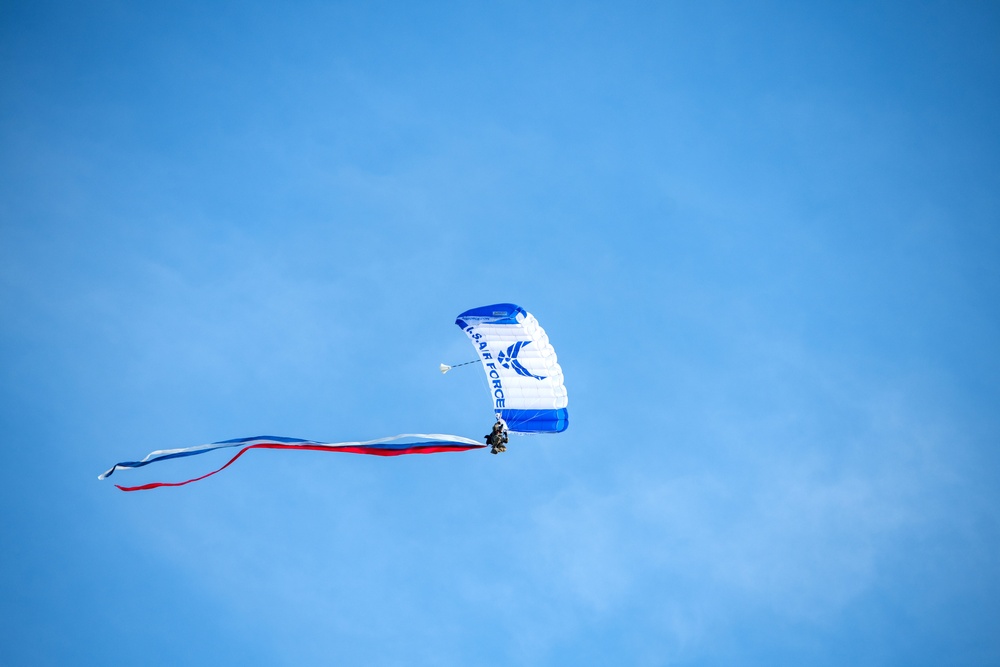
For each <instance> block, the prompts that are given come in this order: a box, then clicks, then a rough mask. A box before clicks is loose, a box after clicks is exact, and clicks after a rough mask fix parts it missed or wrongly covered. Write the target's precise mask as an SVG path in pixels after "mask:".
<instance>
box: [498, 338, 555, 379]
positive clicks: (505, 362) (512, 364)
mask: <svg viewBox="0 0 1000 667" xmlns="http://www.w3.org/2000/svg"><path fill="white" fill-rule="evenodd" d="M529 345H531V341H530V340H519V341H517V342H516V343H514V344H513V345H511V346H510V347H508V348H507V350H506V352H504V351H503V350H500V354H498V355H497V362H499V363H500V365H501V366H503V367H504V368H507V369H511V368H513V369H514V372H515V373H517V374H518V375H524V376H525V377H529V378H535V379H536V380H544V379H545V378H546V376H545V375H534V374H533V373H532V372H531V371H529V370H528V369H527V368H525V367H524V366H522V365H521V362H520V361H518V360H517V354H518V352H520V351H521V350H523V349H524V348H526V347H527V346H529Z"/></svg>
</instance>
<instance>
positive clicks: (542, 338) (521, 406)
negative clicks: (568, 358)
mask: <svg viewBox="0 0 1000 667" xmlns="http://www.w3.org/2000/svg"><path fill="white" fill-rule="evenodd" d="M455 324H457V325H458V326H459V327H461V329H462V331H464V332H465V333H466V335H468V336H469V340H471V341H472V344H473V345H474V346H475V348H476V351H477V352H478V353H479V359H480V361H481V362H482V364H483V370H484V371H486V376H487V379H488V381H489V387H490V392H491V394H492V397H493V409H494V411H495V412H496V416H497V419H502V420H504V421H505V422H506V423H507V429H508V430H509V431H512V432H515V433H561V432H562V431H565V430H566V428H567V427H568V426H569V413H568V412H567V411H566V405H567V403H568V400H567V396H566V386H565V384H564V382H563V372H562V368H560V367H559V363H558V360H557V358H556V351H555V349H553V347H552V344H551V343H549V337H548V336H547V335H545V331H544V330H543V329H542V327H541V326H539V324H538V320H536V319H535V318H534V316H533V315H531V314H530V313H528V312H527V311H525V310H524V309H523V308H521V307H520V306H517V305H515V304H512V303H498V304H494V305H492V306H481V307H479V308H473V309H471V310H467V311H465V312H464V313H462V314H461V315H459V316H458V319H456V320H455Z"/></svg>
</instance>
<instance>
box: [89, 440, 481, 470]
mask: <svg viewBox="0 0 1000 667" xmlns="http://www.w3.org/2000/svg"><path fill="white" fill-rule="evenodd" d="M267 443H279V444H281V445H283V446H285V447H287V448H295V447H302V448H308V447H323V448H327V449H339V448H342V449H344V450H347V449H351V450H355V451H363V450H369V451H387V452H388V451H403V450H407V449H416V450H419V449H422V448H423V449H429V448H434V447H449V446H456V447H462V446H466V447H467V446H469V445H473V446H475V447H477V448H478V447H481V446H484V445H481V443H479V442H477V441H475V440H470V439H468V438H463V437H462V436H460V435H443V434H438V433H432V434H426V433H404V434H402V435H395V436H392V437H389V438H378V439H376V440H365V441H357V442H332V443H331V442H318V441H316V440H304V439H302V438H288V437H284V436H274V435H258V436H255V437H252V438H234V439H232V440H222V441H220V442H213V443H211V444H208V445H198V446H197V447H187V448H184V449H161V450H157V451H155V452H151V453H150V454H148V455H147V456H146V458H144V459H142V460H141V461H122V462H121V463H116V464H115V465H114V466H112V467H111V469H110V470H108V471H107V472H105V473H104V474H102V475H100V476H99V477H98V479H105V478H107V477H110V476H111V475H113V474H114V472H115V471H116V470H119V469H122V470H127V469H132V468H142V467H143V466H147V465H149V464H150V463H157V462H159V461H168V460H170V459H178V458H183V457H186V456H196V455H198V454H204V453H206V452H212V451H215V450H218V449H226V448H229V447H252V446H255V445H263V444H267Z"/></svg>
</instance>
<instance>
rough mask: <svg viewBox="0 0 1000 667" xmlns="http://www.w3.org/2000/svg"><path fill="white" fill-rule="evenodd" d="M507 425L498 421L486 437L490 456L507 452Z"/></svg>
mask: <svg viewBox="0 0 1000 667" xmlns="http://www.w3.org/2000/svg"><path fill="white" fill-rule="evenodd" d="M507 442H508V441H507V425H506V424H504V423H503V420H500V419H498V420H497V423H496V424H494V425H493V430H491V431H490V432H489V434H487V435H486V444H487V445H489V446H490V454H499V453H500V452H506V451H507Z"/></svg>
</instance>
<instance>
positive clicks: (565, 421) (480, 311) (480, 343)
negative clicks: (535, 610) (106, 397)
mask: <svg viewBox="0 0 1000 667" xmlns="http://www.w3.org/2000/svg"><path fill="white" fill-rule="evenodd" d="M455 323H456V324H457V325H458V326H460V327H462V330H463V331H464V332H465V333H466V334H468V336H469V339H470V340H471V341H472V343H473V345H475V347H476V350H477V351H478V353H479V361H480V362H481V363H482V365H483V370H485V371H486V377H487V380H488V382H489V387H490V393H491V394H492V400H493V408H494V410H495V411H496V416H497V418H498V419H502V420H503V421H505V422H506V423H507V430H508V431H512V432H514V433H560V432H562V431H565V430H566V428H567V427H568V426H569V415H568V413H567V412H566V403H567V401H566V387H565V385H564V384H563V372H562V368H560V367H559V363H558V362H557V360H556V351H555V350H554V349H552V345H550V344H549V338H548V336H546V335H545V332H544V331H543V330H542V328H541V327H540V326H538V321H537V320H536V319H535V318H534V317H532V316H531V315H530V314H528V313H527V312H525V310H524V309H523V308H521V307H520V306H515V305H514V304H512V303H499V304H496V305H493V306H482V307H481V308H473V309H472V310H467V311H465V312H464V313H462V314H461V315H459V316H458V319H457V320H455ZM469 363H476V362H474V361H472V362H469ZM449 368H451V367H450V366H445V365H444V364H442V365H441V371H442V372H445V371H447V370H448V369H449ZM484 447H486V445H484V444H482V443H480V442H477V441H475V440H471V439H469V438H465V437H462V436H460V435H447V434H440V433H431V434H424V433H405V434H402V435H396V436H392V437H388V438H377V439H375V440H366V441H363V442H361V441H350V442H319V441H316V440H303V439H302V438H289V437H285V436H270V435H262V436H256V437H252V438H236V439H233V440H222V441H220V442H213V443H211V444H207V445H197V446H195V447H183V448H178V449H163V450H157V451H155V452H152V453H150V454H149V455H148V456H146V458H144V459H141V460H139V461H122V462H121V463H117V464H115V465H114V466H112V467H111V469H110V470H108V471H107V472H105V473H104V474H102V475H101V476H100V477H99V479H105V478H107V477H110V476H111V475H113V474H114V473H115V471H117V470H129V469H135V468H143V467H145V466H147V465H150V464H152V463H159V462H161V461H168V460H171V459H177V458H184V457H188V456H197V455H200V454H207V453H209V452H214V451H218V450H222V449H232V448H238V449H239V451H238V452H237V453H236V454H235V455H233V456H232V457H231V458H230V459H229V461H228V462H226V463H225V464H224V465H222V466H221V467H219V468H217V469H215V470H212V471H210V472H208V473H205V474H203V475H201V476H199V477H195V478H193V479H188V480H185V481H181V482H151V483H147V484H140V485H137V486H121V485H117V484H116V486H117V487H118V488H119V489H121V490H122V491H144V490H148V489H157V488H161V487H170V486H184V485H186V484H191V483H192V482H197V481H199V480H202V479H205V478H206V477H211V476H212V475H214V474H216V473H218V472H221V471H222V470H225V469H226V468H228V467H229V466H230V465H232V464H233V463H235V462H236V461H237V459H239V458H240V457H241V456H243V455H244V454H245V453H247V452H248V451H250V450H252V449H272V450H284V451H316V452H341V453H350V454H369V455H373V456H402V455H406V454H438V453H443V452H463V451H469V450H473V449H483V448H484ZM494 453H496V452H495V451H494Z"/></svg>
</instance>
